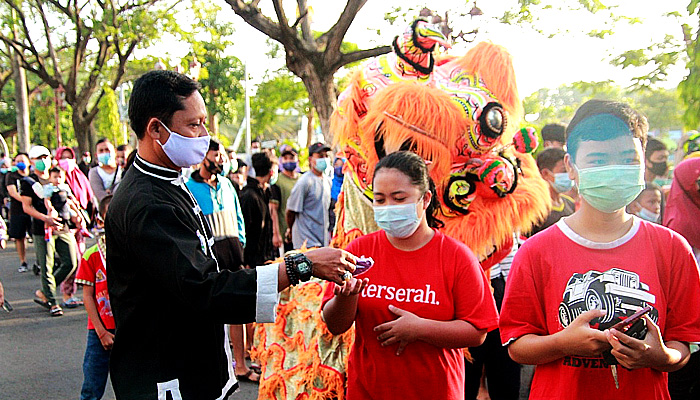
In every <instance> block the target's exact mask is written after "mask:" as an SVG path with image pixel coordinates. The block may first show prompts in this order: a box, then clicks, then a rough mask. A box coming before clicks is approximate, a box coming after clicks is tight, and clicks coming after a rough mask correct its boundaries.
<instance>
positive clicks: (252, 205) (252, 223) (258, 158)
mask: <svg viewBox="0 0 700 400" xmlns="http://www.w3.org/2000/svg"><path fill="white" fill-rule="evenodd" d="M252 163H253V168H254V169H255V177H250V176H249V177H248V183H247V184H246V185H245V187H243V190H241V195H240V198H241V210H242V211H243V219H244V220H245V233H246V247H245V251H244V264H245V265H247V266H248V267H251V268H252V267H255V266H256V265H262V264H264V263H265V262H266V261H268V260H272V259H274V258H276V257H274V256H273V251H272V249H273V246H272V233H273V229H272V228H273V227H272V218H271V216H270V208H269V207H268V203H269V202H270V190H269V189H270V185H271V184H273V183H274V182H272V181H271V180H272V179H274V180H275V181H277V170H278V168H277V158H270V156H269V154H268V153H267V152H265V151H263V152H260V153H255V154H253V156H252ZM277 257H279V254H277Z"/></svg>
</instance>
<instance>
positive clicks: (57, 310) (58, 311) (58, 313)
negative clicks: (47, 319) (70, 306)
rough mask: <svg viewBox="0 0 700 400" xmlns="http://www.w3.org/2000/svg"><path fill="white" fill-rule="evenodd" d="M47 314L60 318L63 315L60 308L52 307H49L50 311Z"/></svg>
mask: <svg viewBox="0 0 700 400" xmlns="http://www.w3.org/2000/svg"><path fill="white" fill-rule="evenodd" d="M49 313H50V314H51V316H52V317H60V316H62V315H63V309H62V308H61V306H58V305H56V306H53V307H51V310H49Z"/></svg>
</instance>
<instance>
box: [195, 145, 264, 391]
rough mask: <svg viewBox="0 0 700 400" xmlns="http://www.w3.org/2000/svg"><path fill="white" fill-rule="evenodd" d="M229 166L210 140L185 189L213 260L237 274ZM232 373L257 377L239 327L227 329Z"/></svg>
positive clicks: (239, 241)
mask: <svg viewBox="0 0 700 400" xmlns="http://www.w3.org/2000/svg"><path fill="white" fill-rule="evenodd" d="M230 165H231V164H230V163H229V161H228V157H227V156H226V153H225V152H224V151H223V147H222V146H221V144H220V143H219V142H217V141H216V140H214V139H211V140H210V141H209V150H208V151H207V155H206V156H205V157H204V160H203V161H202V163H201V164H200V165H199V169H198V170H196V171H194V172H192V175H191V176H190V178H189V180H188V181H187V184H186V185H187V188H188V189H189V190H190V192H192V195H193V196H194V198H195V199H196V200H197V204H199V206H200V207H201V208H202V213H203V214H204V217H205V218H206V219H207V222H208V223H209V226H210V227H211V228H212V235H213V236H214V244H213V246H212V248H213V250H214V255H215V256H216V259H217V260H218V261H219V262H220V263H221V265H222V266H224V268H227V269H230V270H232V271H238V270H240V269H241V268H242V267H243V265H244V260H243V248H244V246H245V244H246V232H245V223H244V219H243V211H242V210H241V205H240V202H239V200H238V195H237V194H236V190H235V189H234V187H233V184H232V183H231V181H229V180H228V178H226V176H225V175H226V174H227V173H228V170H229V168H230ZM229 333H230V335H231V344H232V346H233V357H234V359H235V360H236V367H235V373H236V376H238V377H239V379H240V380H244V379H247V380H250V381H257V380H258V379H259V377H258V376H257V375H255V374H254V372H251V371H252V370H251V369H249V368H248V367H247V366H246V363H245V346H244V340H245V336H244V334H243V325H231V326H230V328H229Z"/></svg>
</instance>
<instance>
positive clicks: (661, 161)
mask: <svg viewBox="0 0 700 400" xmlns="http://www.w3.org/2000/svg"><path fill="white" fill-rule="evenodd" d="M668 156H669V152H668V147H666V145H665V144H664V142H662V141H660V140H659V139H655V138H649V141H648V143H647V147H646V149H645V150H644V165H645V167H646V168H645V170H644V181H645V182H654V181H655V180H659V179H661V180H665V179H666V174H667V173H668Z"/></svg>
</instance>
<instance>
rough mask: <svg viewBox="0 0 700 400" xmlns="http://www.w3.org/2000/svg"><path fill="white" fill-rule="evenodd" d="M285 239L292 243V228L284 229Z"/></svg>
mask: <svg viewBox="0 0 700 400" xmlns="http://www.w3.org/2000/svg"><path fill="white" fill-rule="evenodd" d="M284 240H285V241H286V242H287V243H292V230H291V229H289V228H287V230H286V231H284Z"/></svg>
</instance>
